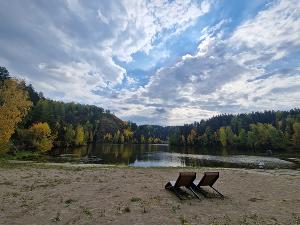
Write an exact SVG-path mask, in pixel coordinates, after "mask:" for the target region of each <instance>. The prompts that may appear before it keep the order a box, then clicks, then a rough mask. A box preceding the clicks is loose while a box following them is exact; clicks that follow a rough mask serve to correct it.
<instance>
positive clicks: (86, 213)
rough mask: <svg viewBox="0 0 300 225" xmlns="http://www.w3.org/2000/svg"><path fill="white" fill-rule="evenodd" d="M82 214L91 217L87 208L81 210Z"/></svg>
mask: <svg viewBox="0 0 300 225" xmlns="http://www.w3.org/2000/svg"><path fill="white" fill-rule="evenodd" d="M83 213H84V214H85V215H88V216H91V215H92V212H91V210H90V209H88V208H83Z"/></svg>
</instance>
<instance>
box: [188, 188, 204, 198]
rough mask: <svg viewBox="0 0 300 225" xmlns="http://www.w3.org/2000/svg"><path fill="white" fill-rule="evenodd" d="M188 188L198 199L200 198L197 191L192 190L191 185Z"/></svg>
mask: <svg viewBox="0 0 300 225" xmlns="http://www.w3.org/2000/svg"><path fill="white" fill-rule="evenodd" d="M189 190H191V192H193V194H194V195H195V196H196V197H197V198H198V199H199V200H201V199H200V197H199V195H197V193H196V192H195V191H194V190H193V188H192V187H189Z"/></svg>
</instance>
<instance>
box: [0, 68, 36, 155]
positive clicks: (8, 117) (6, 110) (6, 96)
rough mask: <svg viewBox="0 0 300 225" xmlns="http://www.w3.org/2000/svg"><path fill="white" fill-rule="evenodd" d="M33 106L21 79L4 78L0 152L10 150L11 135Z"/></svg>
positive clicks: (0, 96) (0, 94) (0, 99)
mask: <svg viewBox="0 0 300 225" xmlns="http://www.w3.org/2000/svg"><path fill="white" fill-rule="evenodd" d="M1 68H2V67H1ZM31 106H32V102H31V101H29V100H28V93H27V91H26V90H25V88H24V86H23V84H22V83H21V82H20V81H19V80H15V79H6V80H3V82H2V84H1V86H0V153H1V152H6V151H7V150H8V142H9V140H10V137H11V136H12V134H13V133H14V132H15V129H16V127H17V124H18V123H19V122H21V121H22V119H23V118H24V117H25V116H26V115H27V113H28V110H29V109H30V107H31Z"/></svg>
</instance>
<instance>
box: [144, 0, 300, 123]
mask: <svg viewBox="0 0 300 225" xmlns="http://www.w3.org/2000/svg"><path fill="white" fill-rule="evenodd" d="M225 24H226V23H225V22H224V21H223V22H222V23H219V24H217V25H216V26H215V27H212V28H206V29H204V30H203V35H202V37H201V38H200V40H201V41H200V44H199V46H198V49H197V51H196V52H195V54H194V55H191V54H188V55H185V56H183V57H182V59H181V60H180V61H179V62H177V63H176V64H175V65H174V66H171V67H166V68H162V69H160V70H158V71H157V72H156V74H155V75H154V76H153V77H152V78H151V80H150V82H149V83H148V84H147V85H146V86H145V88H144V89H140V93H141V94H140V96H141V97H142V99H143V101H144V102H146V103H148V104H155V103H159V104H160V105H165V106H166V107H167V112H168V113H169V114H168V116H167V118H169V120H170V121H171V123H176V124H178V123H180V121H181V123H184V122H185V121H190V120H199V119H200V117H201V118H205V117H207V115H210V116H212V115H215V114H216V113H221V112H229V113H237V112H244V111H252V110H264V109H289V108H293V107H299V103H300V98H299V96H300V95H299V94H300V93H299V92H300V91H299V90H300V88H299V89H297V87H300V72H299V68H300V64H299V63H298V64H297V65H295V66H294V69H293V70H287V71H284V70H282V71H280V70H278V68H277V67H276V64H275V65H273V67H272V66H270V65H272V63H274V62H275V60H280V59H282V60H284V57H288V56H289V55H290V54H293V52H294V50H295V49H299V48H300V36H299V34H300V6H299V4H296V1H293V0H291V1H277V2H275V3H273V4H272V5H270V6H269V7H267V8H266V9H265V10H263V11H261V12H260V13H259V14H258V15H257V16H256V17H254V18H253V19H250V20H248V21H246V22H245V23H243V24H242V25H240V26H238V27H237V28H236V30H235V31H234V32H233V33H232V35H231V36H230V37H229V38H228V39H224V38H223V37H224V36H223V34H222V31H221V28H222V26H224V25H225ZM297 67H298V68H297ZM272 70H274V71H275V72H274V74H273V75H272V76H268V73H270V71H272ZM276 70H278V72H276ZM260 77H262V78H260ZM289 87H294V88H292V89H289ZM145 100H146V101H145ZM168 106H170V107H168ZM203 111H204V112H205V113H204V115H203ZM197 115H201V116H200V117H199V116H197Z"/></svg>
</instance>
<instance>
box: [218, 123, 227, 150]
mask: <svg viewBox="0 0 300 225" xmlns="http://www.w3.org/2000/svg"><path fill="white" fill-rule="evenodd" d="M219 136H220V142H221V144H222V146H223V147H226V146H227V137H226V131H225V127H220V129H219Z"/></svg>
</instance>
